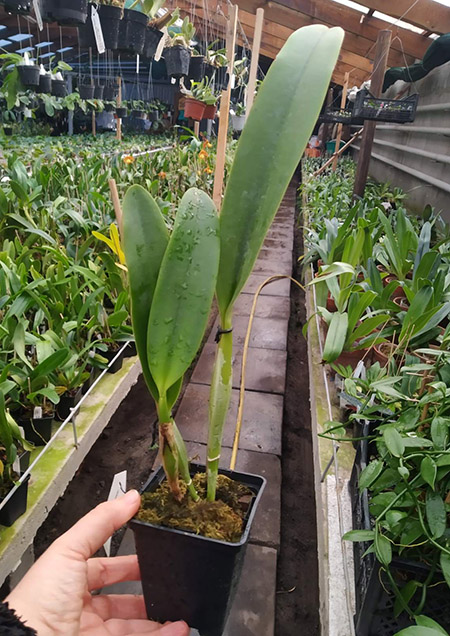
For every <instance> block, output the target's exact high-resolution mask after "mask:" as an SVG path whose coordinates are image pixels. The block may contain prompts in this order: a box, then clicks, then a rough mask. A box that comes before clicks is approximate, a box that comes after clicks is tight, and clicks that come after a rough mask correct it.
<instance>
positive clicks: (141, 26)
mask: <svg viewBox="0 0 450 636" xmlns="http://www.w3.org/2000/svg"><path fill="white" fill-rule="evenodd" d="M147 23H148V17H147V16H146V15H145V13H141V11H134V10H132V9H124V10H123V18H122V20H121V22H120V26H119V45H118V48H119V50H120V51H125V52H127V53H133V54H138V55H141V54H142V52H143V50H144V44H145V32H146V29H147Z"/></svg>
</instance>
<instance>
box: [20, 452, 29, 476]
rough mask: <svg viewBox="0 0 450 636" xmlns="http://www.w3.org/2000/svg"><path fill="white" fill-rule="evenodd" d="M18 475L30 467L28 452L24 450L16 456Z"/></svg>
mask: <svg viewBox="0 0 450 636" xmlns="http://www.w3.org/2000/svg"><path fill="white" fill-rule="evenodd" d="M18 457H19V466H20V474H22V473H24V472H25V471H26V470H27V468H28V466H29V465H30V451H27V450H24V451H22V452H21V453H19V455H18Z"/></svg>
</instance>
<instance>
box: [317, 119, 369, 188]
mask: <svg viewBox="0 0 450 636" xmlns="http://www.w3.org/2000/svg"><path fill="white" fill-rule="evenodd" d="M363 130H364V128H360V129H359V130H358V131H357V132H355V134H354V135H353V136H352V137H351V138H350V139H349V140H348V141H347V143H346V144H345V145H344V146H342V148H339V150H336V151H335V152H334V153H333V155H332V156H331V157H330V158H329V159H328V161H327V162H326V163H324V164H323V166H321V167H320V168H319V169H318V170H316V171H315V172H313V174H312V178H314V177H318V176H319V174H321V173H322V172H323V171H324V170H326V169H327V168H328V166H329V165H330V164H331V163H333V161H334V159H335V157H339V156H340V155H342V153H343V152H344V150H347V148H348V147H349V146H350V145H351V144H352V143H353V142H354V141H356V139H358V137H359V136H360V135H361V133H362V131H363Z"/></svg>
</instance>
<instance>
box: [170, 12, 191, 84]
mask: <svg viewBox="0 0 450 636" xmlns="http://www.w3.org/2000/svg"><path fill="white" fill-rule="evenodd" d="M194 35H195V27H194V25H193V24H192V22H190V21H189V18H188V17H187V16H186V17H185V18H184V20H183V24H182V25H181V29H180V32H179V33H176V32H175V31H174V30H173V28H172V30H171V31H169V36H170V38H169V43H168V45H167V46H166V48H165V49H164V51H163V56H164V59H165V61H166V66H167V75H169V76H170V77H175V78H177V79H179V78H180V77H183V75H188V73H189V62H190V59H191V47H190V42H191V40H192V38H193V37H194Z"/></svg>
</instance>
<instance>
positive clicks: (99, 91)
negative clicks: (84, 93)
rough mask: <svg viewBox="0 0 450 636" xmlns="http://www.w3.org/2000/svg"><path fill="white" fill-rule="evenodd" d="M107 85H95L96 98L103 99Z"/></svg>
mask: <svg viewBox="0 0 450 636" xmlns="http://www.w3.org/2000/svg"><path fill="white" fill-rule="evenodd" d="M104 89H105V87H104V86H103V85H102V84H97V86H94V99H103V92H104Z"/></svg>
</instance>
